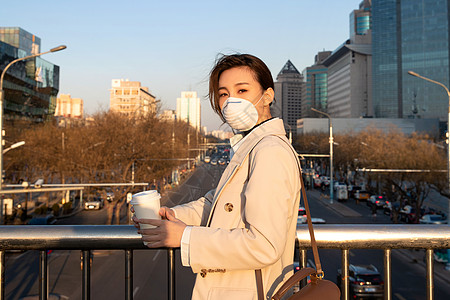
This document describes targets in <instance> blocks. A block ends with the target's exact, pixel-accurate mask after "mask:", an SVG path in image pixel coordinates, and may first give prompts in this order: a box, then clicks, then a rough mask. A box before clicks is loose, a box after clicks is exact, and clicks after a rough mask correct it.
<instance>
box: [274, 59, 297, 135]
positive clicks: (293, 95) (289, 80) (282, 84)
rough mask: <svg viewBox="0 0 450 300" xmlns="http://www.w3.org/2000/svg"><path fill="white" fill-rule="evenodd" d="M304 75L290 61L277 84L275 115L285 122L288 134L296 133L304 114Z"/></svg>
mask: <svg viewBox="0 0 450 300" xmlns="http://www.w3.org/2000/svg"><path fill="white" fill-rule="evenodd" d="M303 88H304V82H303V75H302V74H301V73H300V72H299V71H298V70H297V68H295V66H294V64H293V63H292V62H291V61H290V60H288V61H287V62H286V64H285V65H284V66H283V68H282V69H281V71H280V73H278V76H277V80H276V82H275V104H274V108H273V111H274V115H276V116H280V117H281V118H282V119H283V121H284V126H285V129H286V132H294V131H295V128H296V126H297V119H300V118H301V114H302V89H303Z"/></svg>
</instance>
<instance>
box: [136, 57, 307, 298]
mask: <svg viewBox="0 0 450 300" xmlns="http://www.w3.org/2000/svg"><path fill="white" fill-rule="evenodd" d="M209 96H210V101H211V106H212V108H213V109H214V110H215V111H216V112H217V114H218V115H219V116H220V117H221V119H222V120H223V121H225V122H227V123H228V124H229V125H230V126H231V127H232V128H233V129H234V130H235V132H237V134H236V135H235V136H234V137H233V138H232V139H231V140H230V142H231V146H232V153H233V156H232V159H231V161H230V163H229V165H228V166H227V168H226V169H225V171H224V173H223V174H222V177H221V179H220V182H219V184H218V186H217V188H216V189H215V190H213V191H210V192H208V193H207V194H206V195H205V196H204V197H202V198H200V199H198V200H195V201H192V202H189V203H187V204H183V205H178V206H175V207H173V208H167V207H162V208H161V210H160V215H161V216H162V218H163V220H148V219H145V220H144V219H140V220H139V219H137V218H135V217H134V219H133V220H134V222H135V225H136V227H138V228H139V224H140V223H142V224H151V225H155V226H157V227H156V228H154V229H146V230H142V229H140V230H139V233H140V234H142V236H143V238H142V239H143V241H146V242H148V247H150V248H153V247H181V256H182V263H183V265H184V266H190V267H191V268H192V271H193V272H194V273H197V279H196V282H195V287H194V291H193V295H192V299H220V300H223V299H257V295H258V288H257V286H258V285H260V284H259V283H260V282H261V280H259V279H258V280H257V279H256V278H257V275H256V274H258V273H259V274H260V275H258V276H260V277H262V287H263V293H264V297H265V298H267V299H270V298H271V296H272V294H273V293H274V291H276V290H277V288H278V287H279V286H280V285H281V284H282V283H283V282H284V281H285V280H286V279H287V278H289V276H290V275H291V274H292V271H293V257H294V243H295V233H296V225H297V214H298V207H299V200H300V181H299V176H300V171H299V167H298V162H297V160H298V159H297V156H296V154H295V150H294V149H293V148H292V147H291V145H290V144H289V141H288V140H287V139H286V133H285V130H284V127H283V121H282V120H281V119H278V118H272V116H271V113H270V104H271V103H272V101H273V100H274V84H273V79H272V75H271V73H270V71H269V69H268V68H267V66H266V65H265V64H264V63H263V62H262V61H261V60H260V59H259V58H257V57H255V56H252V55H248V54H236V55H228V56H223V57H221V58H220V59H219V60H218V61H217V62H216V65H215V67H214V68H213V70H212V71H211V74H210V85H209ZM255 271H256V272H255ZM260 290H261V289H260Z"/></svg>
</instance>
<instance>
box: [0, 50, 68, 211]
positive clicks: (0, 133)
mask: <svg viewBox="0 0 450 300" xmlns="http://www.w3.org/2000/svg"><path fill="white" fill-rule="evenodd" d="M66 48H67V47H66V46H64V45H61V46H58V47H55V48H52V49H50V50H49V51H47V52H42V53H37V54H33V55H29V56H25V57H22V58H18V59H15V60H13V61H12V62H10V63H9V64H8V65H7V66H6V67H5V69H3V72H2V76H1V77H0V174H3V136H4V131H3V99H4V92H3V78H4V77H5V74H6V71H8V69H9V67H11V66H12V65H13V64H15V63H16V62H19V61H22V60H26V59H30V58H33V57H37V56H41V55H44V54H47V53H51V52H57V51H61V50H64V49H66ZM17 147H18V146H17ZM6 150H8V151H9V149H6ZM5 153H6V151H5ZM1 190H2V183H0V191H1ZM2 199H3V198H2ZM1 217H3V215H2V216H1Z"/></svg>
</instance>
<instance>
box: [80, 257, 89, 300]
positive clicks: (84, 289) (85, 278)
mask: <svg viewBox="0 0 450 300" xmlns="http://www.w3.org/2000/svg"><path fill="white" fill-rule="evenodd" d="M81 261H82V263H83V267H82V271H81V272H82V280H81V297H82V299H83V300H90V299H91V251H90V250H82V251H81Z"/></svg>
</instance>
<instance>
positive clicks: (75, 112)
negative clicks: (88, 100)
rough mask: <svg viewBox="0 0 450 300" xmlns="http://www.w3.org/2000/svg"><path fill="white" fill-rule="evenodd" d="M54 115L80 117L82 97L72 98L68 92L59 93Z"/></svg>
mask: <svg viewBox="0 0 450 300" xmlns="http://www.w3.org/2000/svg"><path fill="white" fill-rule="evenodd" d="M55 117H64V118H73V119H82V118H83V99H81V98H72V97H71V96H70V95H69V94H60V95H59V97H58V98H57V99H56V111H55Z"/></svg>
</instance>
